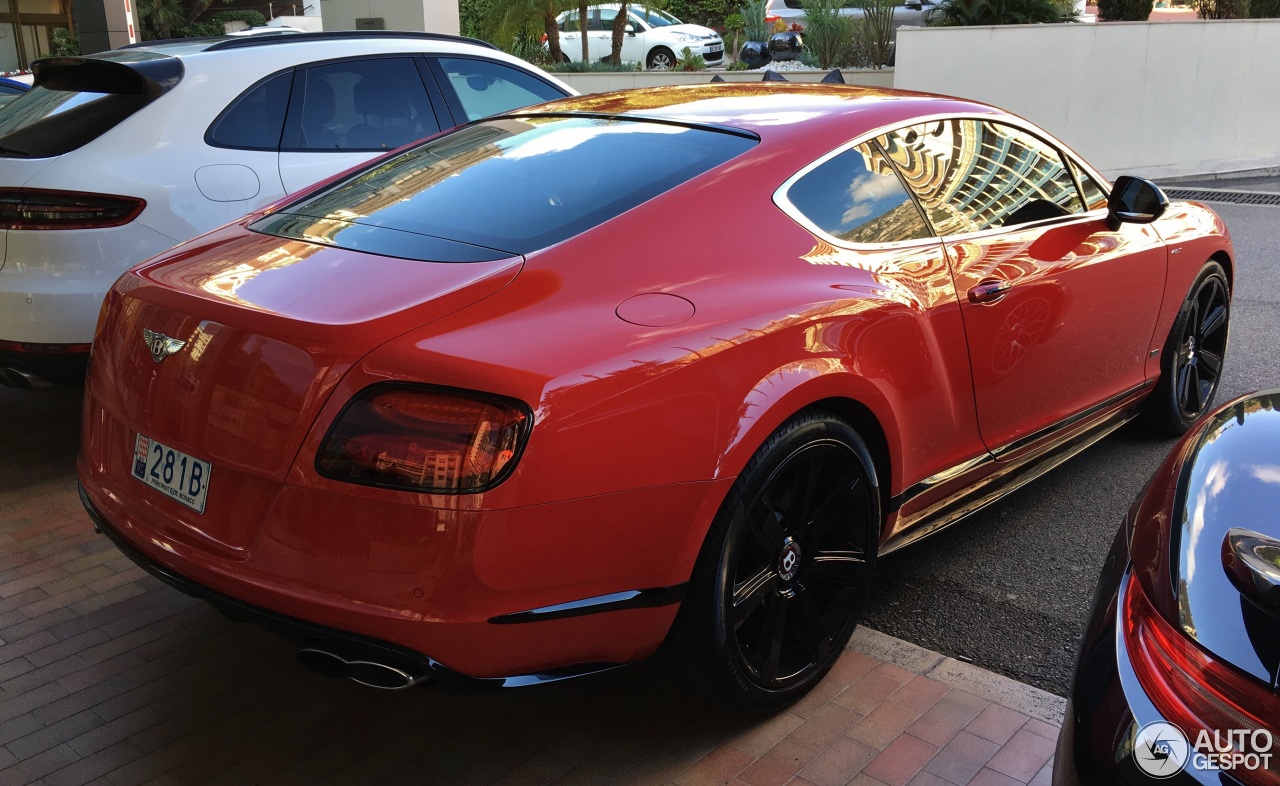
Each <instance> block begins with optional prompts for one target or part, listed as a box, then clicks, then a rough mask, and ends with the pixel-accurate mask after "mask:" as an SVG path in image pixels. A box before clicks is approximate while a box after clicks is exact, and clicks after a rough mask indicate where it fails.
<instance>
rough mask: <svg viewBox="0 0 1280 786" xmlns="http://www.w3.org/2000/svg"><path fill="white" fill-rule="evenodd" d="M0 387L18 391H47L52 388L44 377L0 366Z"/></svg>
mask: <svg viewBox="0 0 1280 786" xmlns="http://www.w3.org/2000/svg"><path fill="white" fill-rule="evenodd" d="M0 385H3V386H4V387H7V388H17V389H18V390H47V389H49V388H50V387H53V386H52V385H51V384H50V383H49V381H48V380H47V379H45V378H44V377H41V376H38V375H36V374H32V373H31V372H30V371H23V370H22V369H19V368H13V367H11V366H0Z"/></svg>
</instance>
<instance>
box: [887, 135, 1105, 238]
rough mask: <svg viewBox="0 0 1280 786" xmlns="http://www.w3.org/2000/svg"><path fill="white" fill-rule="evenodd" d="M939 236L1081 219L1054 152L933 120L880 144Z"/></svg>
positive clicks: (1031, 139)
mask: <svg viewBox="0 0 1280 786" xmlns="http://www.w3.org/2000/svg"><path fill="white" fill-rule="evenodd" d="M879 141H880V144H881V145H882V146H883V147H884V149H885V151H886V153H887V154H888V155H889V157H890V158H891V159H892V160H893V161H894V162H895V163H896V164H897V165H898V167H899V168H900V170H901V171H902V173H903V176H904V178H905V179H906V180H907V182H908V183H909V184H910V185H911V187H912V189H913V190H914V191H915V192H916V196H917V197H918V198H919V199H920V202H921V204H922V205H923V206H924V208H925V212H926V213H927V214H928V216H929V220H930V221H931V222H932V223H933V226H934V229H935V230H936V231H937V232H938V234H940V235H960V234H967V233H970V232H980V231H982V230H984V229H990V228H992V227H1008V226H1016V225H1019V224H1027V223H1031V222H1033V221H1040V220H1043V219H1046V218H1056V217H1058V216H1065V215H1071V214H1072V213H1080V212H1083V205H1082V203H1081V201H1080V195H1079V193H1078V192H1077V191H1076V186H1075V181H1074V180H1073V179H1072V177H1071V174H1070V173H1069V172H1068V171H1067V168H1066V166H1065V165H1064V164H1063V161H1062V157H1061V156H1060V155H1059V153H1058V151H1057V150H1055V149H1054V148H1053V147H1051V146H1050V145H1048V144H1047V143H1045V142H1043V141H1042V140H1040V139H1039V138H1037V137H1035V136H1033V135H1032V134H1029V133H1027V132H1025V131H1022V130H1021V129H1017V128H1014V127H1012V126H1007V125H1003V124H1000V123H993V122H990V121H987V120H966V119H953V120H937V121H932V122H928V123H921V124H919V125H914V126H908V127H906V128H901V129H898V130H896V131H892V132H890V133H888V134H886V135H885V136H883V137H881V138H880V140H879Z"/></svg>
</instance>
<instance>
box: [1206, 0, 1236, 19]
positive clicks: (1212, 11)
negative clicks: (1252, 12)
mask: <svg viewBox="0 0 1280 786" xmlns="http://www.w3.org/2000/svg"><path fill="white" fill-rule="evenodd" d="M1196 16H1198V17H1200V18H1201V19H1248V18H1249V0H1196Z"/></svg>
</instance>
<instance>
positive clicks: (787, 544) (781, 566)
mask: <svg viewBox="0 0 1280 786" xmlns="http://www.w3.org/2000/svg"><path fill="white" fill-rule="evenodd" d="M799 569H800V544H799V543H796V542H795V541H794V540H792V539H791V538H787V539H786V541H784V542H783V544H782V553H781V554H780V555H778V576H779V578H781V579H782V580H783V581H791V580H792V579H794V578H795V577H796V572H797V571H798V570H799Z"/></svg>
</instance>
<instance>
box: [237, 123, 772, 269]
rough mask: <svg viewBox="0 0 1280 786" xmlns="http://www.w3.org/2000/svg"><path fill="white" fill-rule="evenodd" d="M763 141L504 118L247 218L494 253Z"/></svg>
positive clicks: (316, 236)
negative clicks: (259, 216) (278, 209)
mask: <svg viewBox="0 0 1280 786" xmlns="http://www.w3.org/2000/svg"><path fill="white" fill-rule="evenodd" d="M755 144H756V138H755V137H753V136H750V135H747V134H743V133H740V132H731V131H721V130H715V129H709V128H702V127H690V126H682V125H673V124H667V123H657V122H652V121H643V120H631V119H625V118H609V119H602V118H596V117H552V116H544V117H514V118H512V117H508V118H498V119H494V120H489V121H485V122H481V123H475V124H472V125H469V126H467V127H465V128H462V129H459V130H457V131H455V132H453V133H451V134H448V135H446V136H443V137H439V138H437V139H434V140H432V141H430V142H427V143H425V144H422V145H419V146H418V147H415V148H413V149H411V150H408V151H406V152H404V153H400V154H399V155H396V156H394V157H392V158H388V159H385V160H382V161H379V162H377V163H376V164H374V165H373V166H371V167H370V168H368V169H365V170H364V171H362V172H360V173H358V174H356V175H354V176H352V177H350V178H348V179H346V180H344V181H342V182H340V183H338V184H336V185H335V186H333V187H331V188H329V189H328V190H326V191H323V192H321V193H320V194H318V195H316V196H313V197H311V198H309V199H305V200H303V201H301V202H298V203H295V204H293V205H289V206H287V207H285V208H283V209H282V211H281V213H279V214H276V215H272V216H268V217H266V218H263V219H260V220H258V221H257V222H256V223H255V224H253V226H252V227H251V228H252V229H255V230H257V231H260V232H264V233H267V234H273V235H278V236H281V237H289V238H295V239H303V240H311V241H313V242H323V243H328V244H331V245H335V246H338V247H341V248H349V249H352V250H354V251H367V252H369V253H374V254H385V255H388V256H401V257H407V258H414V259H433V260H434V261H441V262H447V261H476V255H474V254H471V255H467V254H463V255H459V256H458V257H456V258H444V259H442V258H439V257H438V256H437V257H432V256H430V254H432V253H436V254H439V253H440V252H441V249H442V244H441V243H440V242H439V241H440V240H444V241H451V242H452V243H453V244H467V246H469V247H471V248H472V249H473V251H474V250H478V249H477V248H476V247H479V249H490V250H491V251H490V252H489V255H488V258H497V256H498V254H495V253H493V252H500V253H501V254H527V253H529V252H531V251H536V250H537V249H540V248H546V247H547V246H551V245H554V244H556V243H559V242H560V241H562V240H565V239H567V238H569V237H572V236H574V235H576V234H578V233H580V232H583V231H585V230H587V229H589V228H591V227H594V226H596V225H598V224H601V223H603V222H605V221H608V220H609V219H611V218H613V217H615V216H617V215H620V214H621V213H624V212H626V211H627V210H630V209H631V208H633V207H635V206H636V205H639V204H641V203H642V202H645V201H647V200H649V199H652V198H653V197H655V196H658V195H659V194H661V193H663V192H665V191H668V190H670V189H672V188H674V187H676V186H677V185H679V184H681V183H683V182H685V181H687V180H689V179H691V178H693V177H696V176H698V175H700V174H702V173H703V172H706V171H708V170H710V169H712V168H713V167H716V166H718V165H720V164H722V163H724V162H725V161H728V160H729V159H731V158H733V157H735V156H737V155H739V154H741V153H743V152H744V151H746V150H748V149H749V148H751V147H752V146H753V145H755ZM302 217H305V218H307V219H310V221H309V222H305V221H299V220H298V219H299V218H302ZM375 229H376V230H379V231H372V230H375ZM404 233H410V234H411V235H412V236H417V237H419V238H426V239H425V240H422V241H421V243H420V244H421V245H422V246H423V250H420V251H415V250H414V247H413V243H409V242H406V236H405V234H404ZM428 248H429V249H430V250H428ZM478 256H481V257H483V256H485V255H484V254H480V255H478Z"/></svg>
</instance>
